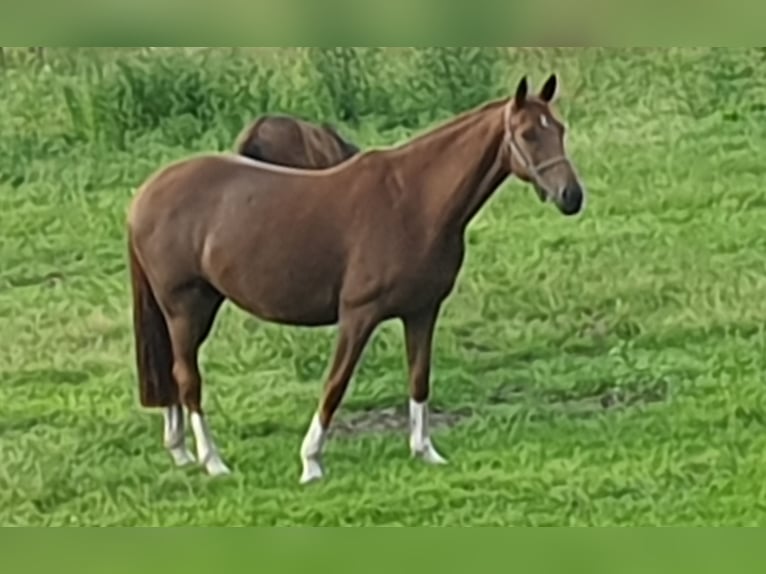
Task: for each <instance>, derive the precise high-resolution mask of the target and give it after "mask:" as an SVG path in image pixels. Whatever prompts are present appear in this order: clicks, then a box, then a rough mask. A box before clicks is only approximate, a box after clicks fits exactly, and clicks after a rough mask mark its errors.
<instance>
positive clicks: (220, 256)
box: [128, 75, 584, 482]
mask: <svg viewBox="0 0 766 574" xmlns="http://www.w3.org/2000/svg"><path fill="white" fill-rule="evenodd" d="M555 93H556V76H555V75H551V76H550V78H549V79H548V80H547V81H546V82H545V84H544V86H543V87H542V89H541V90H540V92H539V93H538V94H532V93H529V94H528V91H527V81H526V78H523V79H522V80H521V81H520V82H519V84H518V87H517V89H516V92H515V94H514V96H513V97H512V98H506V99H502V100H498V101H493V102H490V103H487V104H485V105H483V106H481V107H479V108H477V109H474V110H472V111H469V112H466V113H463V114H461V115H459V116H458V117H456V118H454V119H452V120H451V121H449V122H447V123H445V124H444V125H441V126H440V127H437V128H436V129H434V130H432V131H430V132H428V133H426V134H424V135H421V136H420V137H417V138H414V139H413V140H411V141H409V142H407V143H405V144H403V145H400V146H397V147H393V148H389V149H382V150H371V151H367V152H363V153H360V154H357V155H356V156H355V157H353V158H352V159H350V160H348V161H346V162H343V163H341V164H339V165H337V166H335V167H331V168H328V169H323V170H312V171H308V170H298V169H291V168H286V167H280V166H274V165H269V164H265V163H261V162H258V161H253V160H251V159H248V158H243V157H241V156H234V155H229V154H223V155H203V156H198V157H194V158H191V159H186V160H183V161H180V162H177V163H174V164H172V165H170V166H167V167H165V168H163V169H161V170H160V171H158V172H157V173H156V174H154V175H153V176H152V177H151V178H150V179H149V181H147V182H146V183H145V184H144V185H143V188H142V189H141V190H140V191H139V193H138V194H137V195H136V197H135V198H134V200H133V204H132V206H131V211H130V215H129V218H128V227H129V256H130V271H131V278H132V289H133V297H134V329H135V343H136V352H137V361H138V381H139V389H140V400H141V404H142V405H143V406H146V407H164V408H165V412H166V421H167V424H166V427H165V446H166V448H168V449H169V451H170V453H171V456H172V457H173V459H174V460H175V462H176V463H177V464H186V463H188V462H190V461H192V460H193V458H192V455H191V453H190V452H189V451H188V450H187V448H186V446H185V444H184V425H183V410H182V407H183V406H185V407H186V408H187V409H188V411H189V421H190V423H191V427H192V430H193V433H194V437H195V442H196V447H197V459H198V461H199V463H200V464H202V465H203V466H204V467H205V469H206V470H207V472H208V473H210V474H211V475H217V474H226V473H228V472H229V469H228V468H227V467H226V465H225V464H224V462H223V460H222V459H221V456H220V454H219V452H218V449H217V447H216V445H215V442H214V441H213V438H212V436H211V434H210V430H209V427H208V425H207V421H206V419H205V417H204V415H203V412H202V408H201V394H202V393H201V391H202V380H201V377H200V372H199V367H198V363H197V355H198V351H199V348H200V345H201V344H202V343H203V341H204V340H205V339H206V337H207V336H208V334H209V332H210V329H211V326H212V324H213V321H214V319H215V316H216V314H217V312H218V310H219V308H220V306H221V304H222V303H223V301H224V300H225V299H229V300H230V301H232V302H233V303H234V304H235V305H237V306H238V307H240V308H241V309H244V310H245V311H247V312H249V313H251V314H252V315H254V316H256V317H259V318H261V319H263V320H265V321H271V322H275V323H280V324H283V325H303V326H320V325H333V324H336V325H337V326H338V340H337V346H336V349H335V356H334V358H333V361H332V363H331V365H330V370H329V374H328V376H327V380H326V383H325V387H324V393H323V396H322V398H321V401H320V403H319V405H318V409H317V411H316V413H315V414H314V416H313V418H312V420H311V423H310V425H309V428H308V431H307V433H306V436H305V438H304V440H303V443H302V445H301V449H300V455H301V461H302V464H303V473H302V476H301V482H308V481H310V480H313V479H317V478H320V477H321V476H322V473H323V470H322V465H321V455H322V449H323V445H324V443H325V440H326V436H327V431H328V428H329V426H330V422H331V420H332V417H333V414H334V413H335V411H336V409H337V408H338V406H339V404H340V402H341V399H342V397H343V394H344V392H345V390H346V387H347V385H348V383H349V380H350V378H351V376H352V374H353V372H354V370H355V367H356V365H357V362H358V360H359V357H360V356H361V354H362V351H363V349H364V347H365V345H366V343H367V341H368V339H369V337H370V336H371V334H372V333H373V331H374V330H375V328H376V327H377V326H378V325H379V324H380V323H381V322H383V321H386V320H388V319H392V318H398V319H400V320H401V321H402V322H403V325H404V337H405V346H406V354H407V360H408V365H409V380H410V424H411V427H410V439H409V444H410V449H411V452H412V454H413V455H415V456H418V457H420V458H422V459H423V460H425V461H426V462H428V463H432V464H438V463H443V462H445V461H444V459H443V458H442V457H441V455H440V454H439V453H438V452H437V450H436V449H435V448H434V445H433V444H432V442H431V439H430V436H429V430H428V417H427V415H428V409H427V401H428V396H429V386H430V384H429V376H430V375H429V373H430V365H431V347H432V338H433V334H434V328H435V325H436V321H437V317H438V315H439V311H440V309H441V307H442V303H443V301H444V300H445V299H446V298H447V296H448V295H449V294H450V293H451V291H452V289H453V286H454V284H455V280H456V278H457V275H458V272H459V270H460V268H461V266H462V263H463V256H464V252H465V230H466V227H467V225H468V223H469V222H470V221H471V219H472V218H473V217H474V216H475V215H476V213H477V212H478V211H479V210H480V209H481V207H482V206H483V205H484V204H485V202H486V201H487V200H488V199H489V197H490V196H491V195H492V194H493V193H494V192H495V190H496V189H497V188H498V187H499V186H500V184H501V183H502V182H503V181H505V180H506V178H508V177H509V176H511V175H516V176H517V177H518V178H520V179H521V180H523V181H525V182H528V183H530V184H531V186H532V187H533V188H534V189H535V190H536V191H537V193H538V195H539V197H540V199H541V200H543V201H546V200H547V201H551V202H552V203H554V204H555V205H556V206H557V207H558V209H559V210H560V211H561V212H562V213H563V214H565V215H574V214H576V213H578V212H579V211H581V209H582V208H583V205H584V192H583V189H582V187H581V185H580V182H579V180H578V176H577V175H576V173H575V171H574V168H573V166H572V164H571V163H570V161H569V159H568V158H567V155H566V152H565V146H564V126H563V124H562V123H561V121H560V120H558V119H557V118H556V116H555V115H554V113H553V111H552V109H551V108H550V106H549V104H550V102H551V101H552V100H553V97H554V95H555Z"/></svg>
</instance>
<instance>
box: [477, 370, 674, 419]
mask: <svg viewBox="0 0 766 574" xmlns="http://www.w3.org/2000/svg"><path fill="white" fill-rule="evenodd" d="M669 386H670V385H669V383H668V381H667V380H665V379H658V380H634V381H630V382H629V383H628V384H623V385H619V386H617V385H612V384H607V383H605V384H603V385H600V386H599V387H597V388H595V389H594V388H590V389H583V390H578V389H550V390H544V391H540V392H533V391H530V390H529V389H525V388H523V387H521V386H520V385H506V386H501V387H499V388H498V389H496V390H495V392H494V393H493V394H492V395H491V396H490V397H489V401H490V403H492V404H533V405H534V404H536V405H539V406H542V407H543V408H545V409H546V410H553V411H560V412H565V413H569V414H595V413H597V412H600V411H606V410H612V409H620V408H627V407H640V406H646V405H649V404H653V403H660V402H664V401H666V400H667V397H668V390H669Z"/></svg>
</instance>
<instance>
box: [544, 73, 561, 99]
mask: <svg viewBox="0 0 766 574" xmlns="http://www.w3.org/2000/svg"><path fill="white" fill-rule="evenodd" d="M557 88H558V78H556V74H551V75H550V77H549V78H548V79H547V80H546V81H545V84H543V87H542V89H541V90H540V98H542V100H543V101H545V102H551V101H553V98H555V97H556V89H557Z"/></svg>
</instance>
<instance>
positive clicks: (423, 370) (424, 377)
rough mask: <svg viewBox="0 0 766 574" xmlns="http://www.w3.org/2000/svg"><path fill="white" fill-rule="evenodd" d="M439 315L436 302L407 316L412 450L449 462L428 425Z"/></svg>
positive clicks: (438, 461) (432, 461) (420, 455)
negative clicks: (438, 447)
mask: <svg viewBox="0 0 766 574" xmlns="http://www.w3.org/2000/svg"><path fill="white" fill-rule="evenodd" d="M438 314H439V306H438V305H437V306H435V307H433V308H429V309H427V310H425V311H422V312H420V313H417V314H415V315H412V316H409V317H405V318H404V336H405V341H406V346H407V363H408V365H409V372H410V451H411V452H412V455H413V456H415V457H418V458H421V459H422V460H424V461H425V462H427V463H429V464H444V463H446V462H447V461H446V460H445V459H444V458H443V457H442V456H441V455H440V454H439V453H438V451H437V450H436V448H434V445H433V444H432V442H431V436H430V430H429V428H428V396H429V392H430V376H431V347H432V344H433V336H434V329H435V326H436V318H437V316H438Z"/></svg>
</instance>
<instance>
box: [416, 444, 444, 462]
mask: <svg viewBox="0 0 766 574" xmlns="http://www.w3.org/2000/svg"><path fill="white" fill-rule="evenodd" d="M412 456H414V457H415V458H419V459H420V460H422V461H423V462H425V463H426V464H434V465H440V464H447V460H446V459H445V458H444V457H443V456H442V455H440V454H439V453H438V451H437V450H436V449H435V448H434V447H433V445H432V444H430V443H429V444H427V445H426V446H425V447H424V448H423V449H422V450H413V451H412Z"/></svg>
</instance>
